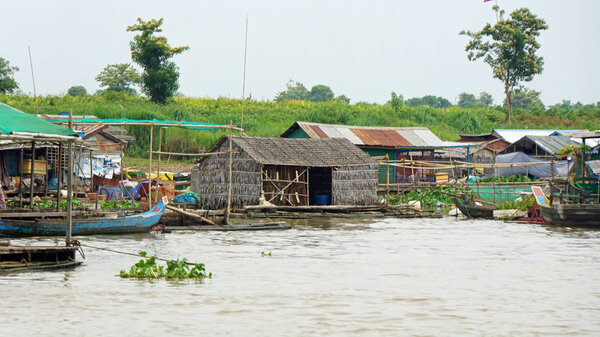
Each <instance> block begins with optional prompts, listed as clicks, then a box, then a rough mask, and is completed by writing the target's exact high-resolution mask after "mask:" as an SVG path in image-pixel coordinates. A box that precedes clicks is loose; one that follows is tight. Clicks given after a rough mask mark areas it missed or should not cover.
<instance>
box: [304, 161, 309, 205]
mask: <svg viewBox="0 0 600 337" xmlns="http://www.w3.org/2000/svg"><path fill="white" fill-rule="evenodd" d="M304 172H306V173H305V174H306V206H310V178H309V177H310V167H307V168H306V171H304Z"/></svg>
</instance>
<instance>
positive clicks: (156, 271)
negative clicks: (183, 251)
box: [119, 252, 212, 279]
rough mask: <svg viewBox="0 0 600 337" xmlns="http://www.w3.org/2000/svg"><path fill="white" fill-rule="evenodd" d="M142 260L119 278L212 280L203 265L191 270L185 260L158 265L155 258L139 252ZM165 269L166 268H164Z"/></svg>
mask: <svg viewBox="0 0 600 337" xmlns="http://www.w3.org/2000/svg"><path fill="white" fill-rule="evenodd" d="M139 254H140V256H141V257H142V258H143V259H141V260H140V261H138V263H136V264H134V265H133V266H131V268H130V269H129V271H125V270H121V272H120V273H119V276H120V277H122V278H151V279H158V278H167V279H184V278H192V279H205V278H212V273H208V274H207V273H206V269H205V267H204V263H196V264H194V266H193V267H192V268H190V264H189V263H188V262H187V259H185V258H184V259H182V260H179V259H177V260H168V261H166V263H167V265H166V266H163V265H158V264H157V263H156V256H152V257H146V255H147V254H146V252H140V253H139ZM165 267H166V268H165Z"/></svg>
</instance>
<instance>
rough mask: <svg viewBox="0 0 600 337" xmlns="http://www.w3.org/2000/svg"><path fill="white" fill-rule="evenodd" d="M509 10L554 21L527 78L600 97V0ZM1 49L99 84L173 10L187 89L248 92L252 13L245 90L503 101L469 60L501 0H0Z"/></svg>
mask: <svg viewBox="0 0 600 337" xmlns="http://www.w3.org/2000/svg"><path fill="white" fill-rule="evenodd" d="M497 3H498V5H500V7H502V8H503V9H505V10H506V12H507V13H509V12H510V11H512V10H514V9H516V8H519V7H528V8H529V9H530V10H531V11H532V12H534V13H535V14H537V15H538V16H540V17H542V18H544V19H545V20H546V22H547V23H548V25H549V27H550V28H549V30H547V31H544V32H542V35H541V37H540V39H539V41H540V43H541V48H540V50H539V52H538V53H539V55H541V56H543V57H544V62H545V65H544V71H543V73H542V74H541V75H538V76H536V77H535V79H534V80H533V81H531V82H526V83H524V85H525V86H526V87H528V88H531V89H534V90H537V91H541V93H542V94H541V98H542V101H543V102H544V103H545V104H546V105H552V104H556V103H559V102H561V101H562V100H563V99H568V100H571V101H573V102H575V101H581V102H582V103H584V104H587V103H592V102H598V101H600V90H599V89H600V65H599V64H598V61H597V60H598V59H599V57H598V55H599V53H600V38H598V35H599V33H600V20H598V19H597V15H598V13H600V1H594V0H587V1H586V0H570V1H563V0H529V1H527V0H521V1H518V0H497ZM0 5H1V6H0V41H1V42H2V44H1V46H2V47H1V48H0V57H3V58H5V59H7V60H8V61H9V62H10V63H11V65H14V66H17V67H19V68H20V71H19V72H17V73H16V75H15V79H16V80H17V82H18V83H19V84H20V86H21V89H22V90H23V91H24V92H25V93H33V85H32V76H31V67H30V62H29V54H28V47H30V48H31V54H32V60H33V70H34V76H35V83H36V91H37V93H38V94H40V95H61V94H64V93H66V91H67V90H68V88H69V87H71V86H74V85H82V86H84V87H85V88H86V89H87V90H88V92H94V91H96V90H97V89H99V87H98V83H97V82H96V81H95V80H94V78H95V76H96V75H97V74H98V73H99V72H100V71H102V69H103V68H104V67H105V66H106V65H108V64H114V63H128V62H131V54H130V50H129V41H131V40H132V37H133V35H134V34H133V33H132V32H127V31H126V27H127V26H128V25H132V24H134V23H135V22H136V18H138V17H141V18H142V19H144V20H148V19H151V18H161V17H162V18H164V24H163V32H162V34H163V35H164V36H166V37H167V38H168V40H169V43H170V44H171V46H182V45H187V46H189V47H190V49H189V50H188V51H186V52H184V53H183V54H180V55H177V56H175V57H174V58H173V61H174V62H175V63H176V64H177V65H178V66H179V68H180V72H181V75H180V88H179V91H180V92H181V93H183V94H184V95H185V96H190V97H211V98H217V97H230V98H240V97H241V96H242V82H243V80H242V79H243V62H244V35H245V21H246V17H247V18H248V49H247V68H246V96H248V95H251V96H252V99H255V100H272V99H273V98H274V97H275V95H277V93H278V92H279V91H282V90H285V86H286V83H287V82H288V81H290V80H293V81H298V82H300V83H303V84H304V85H305V86H306V87H307V88H309V89H310V88H311V87H312V86H313V85H316V84H325V85H327V86H329V87H331V89H332V90H333V91H334V93H335V94H336V95H341V94H344V95H346V96H347V97H349V98H350V99H351V103H356V102H359V101H362V102H373V103H380V104H381V103H385V102H386V101H387V100H388V99H389V98H390V93H391V92H392V91H394V92H396V93H398V94H402V95H404V97H405V98H410V97H421V96H424V95H436V96H442V97H445V98H447V99H449V100H450V101H451V102H453V103H456V101H457V100H458V95H459V94H460V93H461V92H467V93H474V94H478V93H479V92H482V91H485V92H488V93H490V94H492V96H493V97H494V102H495V103H496V104H499V103H501V101H502V100H503V84H502V82H501V81H499V80H497V79H493V78H492V72H491V69H490V67H489V66H488V65H487V64H485V63H484V62H483V61H476V62H470V61H468V60H467V56H466V52H465V51H464V48H465V45H466V43H467V41H468V38H467V37H466V36H460V35H459V32H460V31H461V30H463V29H466V30H479V29H481V28H482V27H483V26H484V24H485V23H487V22H494V21H495V13H494V12H493V11H492V5H493V2H488V3H484V2H483V0H454V1H439V0H437V1H400V0H396V1H392V0H389V1H376V0H369V1H367V0H363V1H354V0H345V1H341V0H340V1H330V0H314V1H311V0H304V1H298V0H296V1H284V0H273V1H250V0H223V1H204V0H197V1H186V0H179V1H175V0H173V1H154V0H144V1H137V0H135V1H134V0H120V1H115V0H102V1H97V0H87V1H74V0H73V1H66V0H55V1H42V0H31V1H9V0H0Z"/></svg>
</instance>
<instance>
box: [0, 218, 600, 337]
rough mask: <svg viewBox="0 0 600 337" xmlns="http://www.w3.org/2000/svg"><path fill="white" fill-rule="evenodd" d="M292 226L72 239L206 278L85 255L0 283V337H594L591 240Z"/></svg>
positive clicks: (444, 222)
mask: <svg viewBox="0 0 600 337" xmlns="http://www.w3.org/2000/svg"><path fill="white" fill-rule="evenodd" d="M290 222H291V223H292V225H293V229H291V230H287V231H257V232H230V233H227V232H199V233H196V232H176V233H170V234H158V235H156V234H152V235H131V236H118V237H111V236H97V237H83V238H79V239H80V241H81V242H82V243H84V244H89V245H92V246H101V247H107V248H111V249H116V250H120V251H127V252H133V253H137V252H139V251H147V252H148V253H149V254H155V255H158V256H160V257H163V258H182V257H187V258H188V259H189V260H190V261H192V262H204V263H205V264H206V267H207V270H208V271H209V272H212V273H213V275H214V278H213V279H210V280H206V281H205V282H204V283H198V282H194V281H166V280H159V281H145V280H131V279H121V278H119V277H118V276H117V275H118V273H119V271H120V270H121V269H128V268H129V267H130V266H131V265H132V264H134V263H135V262H137V260H139V258H136V257H134V256H127V255H118V254H114V253H110V252H107V251H102V250H94V249H91V248H85V252H86V258H87V259H86V260H85V263H84V264H83V265H82V266H81V267H78V268H76V269H73V270H68V271H64V270H63V271H51V272H43V273H42V272H30V273H19V274H5V275H0V289H1V290H2V293H3V295H2V305H1V306H0V315H1V317H3V319H2V321H0V335H3V336H5V335H20V336H31V335H42V336H45V335H58V334H63V333H65V332H68V333H75V334H82V335H83V334H85V335H86V336H106V335H119V336H122V335H133V336H156V335H169V336H172V335H182V336H189V335H199V334H207V335H243V336H246V335H261V336H289V335H294V336H299V335H302V336H305V335H317V334H318V335H337V336H348V335H360V336H364V335H367V336H382V335H389V336H398V335H419V336H423V335H432V336H439V335H443V336H447V335H459V336H464V335H474V336H482V335H493V336H514V335H568V336H577V335H581V336H592V335H596V333H597V332H598V331H600V249H599V248H600V231H594V230H582V229H563V228H557V227H548V226H540V225H530V224H514V223H504V222H494V221H486V220H478V221H474V220H456V219H454V218H445V219H410V220H408V219H407V220H402V219H372V220H364V219H363V220H361V219H343V220H339V219H337V220H323V219H319V220H294V221H290ZM57 242H58V243H59V244H62V241H61V240H58V241H57ZM13 244H54V243H53V240H52V239H26V240H13ZM262 251H271V252H272V256H265V257H262V256H261V252H262Z"/></svg>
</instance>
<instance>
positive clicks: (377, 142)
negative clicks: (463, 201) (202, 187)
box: [281, 122, 465, 148]
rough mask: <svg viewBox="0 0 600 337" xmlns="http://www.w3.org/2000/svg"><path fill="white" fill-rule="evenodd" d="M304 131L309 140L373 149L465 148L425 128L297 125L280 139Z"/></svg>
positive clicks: (304, 123) (298, 123)
mask: <svg viewBox="0 0 600 337" xmlns="http://www.w3.org/2000/svg"><path fill="white" fill-rule="evenodd" d="M298 128H300V129H302V130H303V131H304V132H305V133H306V134H307V135H308V137H309V138H346V139H348V140H349V141H350V142H352V143H353V144H354V145H358V146H373V147H391V148H399V147H404V148H405V147H420V148H428V147H449V146H454V147H457V146H465V144H460V143H451V142H444V141H442V140H441V139H440V138H438V137H437V136H436V135H435V134H434V133H433V132H431V130H429V129H428V128H426V127H382V126H350V125H334V124H320V123H309V122H296V123H294V125H292V126H291V127H290V128H289V129H288V130H287V131H285V132H284V133H283V134H282V135H281V137H284V138H285V137H287V136H288V135H289V134H291V133H292V132H293V131H294V130H296V129H298Z"/></svg>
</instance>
